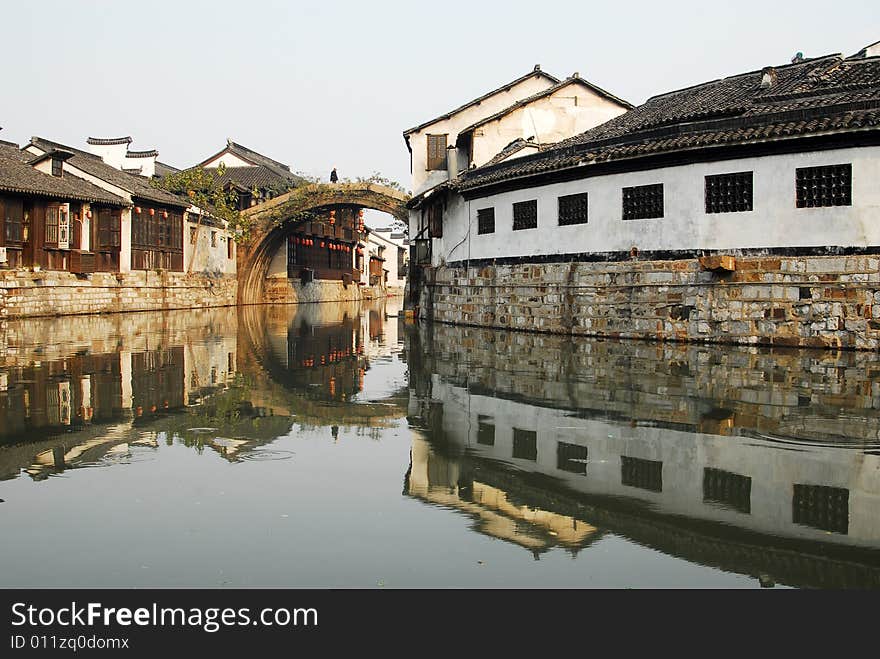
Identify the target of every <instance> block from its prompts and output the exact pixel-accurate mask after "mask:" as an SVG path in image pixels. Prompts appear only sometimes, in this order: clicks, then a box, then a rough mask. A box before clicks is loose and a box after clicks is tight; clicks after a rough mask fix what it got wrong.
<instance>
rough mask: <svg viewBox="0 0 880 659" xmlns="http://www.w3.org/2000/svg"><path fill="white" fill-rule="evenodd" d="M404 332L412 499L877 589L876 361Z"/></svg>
mask: <svg viewBox="0 0 880 659" xmlns="http://www.w3.org/2000/svg"><path fill="white" fill-rule="evenodd" d="M407 338H408V361H409V363H410V383H411V390H410V393H411V399H410V406H409V420H410V424H411V426H412V427H414V428H416V429H418V430H419V431H420V433H419V436H417V437H416V438H415V439H414V440H413V449H412V466H411V470H410V474H409V477H408V487H407V492H408V493H409V494H410V495H412V496H415V497H417V498H419V499H422V500H424V501H426V502H429V503H432V504H436V505H442V506H444V507H451V508H454V509H456V510H459V511H461V512H463V513H465V514H467V515H469V516H471V517H475V518H477V519H478V520H479V521H478V523H477V525H476V528H477V529H478V530H480V531H482V532H486V533H490V534H492V535H495V536H496V537H499V538H502V539H505V540H510V541H512V542H515V543H517V544H520V545H523V546H526V547H528V548H529V549H531V550H533V551H542V550H545V549H547V548H549V547H552V546H554V545H561V546H563V547H567V548H578V547H580V546H583V545H585V544H589V543H590V542H592V541H594V539H595V538H597V537H601V536H602V535H603V534H608V533H611V534H614V535H618V536H622V537H625V538H628V539H630V540H632V541H635V542H637V543H639V544H643V545H647V546H650V547H654V548H656V549H658V550H660V551H663V552H666V553H668V554H671V555H674V556H679V557H682V558H685V559H687V560H689V561H692V562H698V563H701V564H704V565H710V566H713V567H718V568H721V569H724V570H728V571H734V572H739V573H743V574H749V575H753V576H755V577H756V578H758V579H761V580H762V583H773V582H779V583H786V584H792V585H798V586H822V587H862V588H864V587H871V588H876V587H880V515H878V512H880V456H878V451H877V448H878V442H877V437H878V434H877V431H878V429H880V424H878V412H877V409H878V407H880V406H878V403H880V392H878V391H876V390H875V388H874V386H873V384H872V380H871V379H870V378H866V377H865V375H866V374H867V373H873V372H875V369H876V368H877V367H878V366H880V363H878V361H877V358H876V357H874V356H870V355H856V354H853V353H840V354H836V355H831V354H828V353H821V352H820V353H816V352H813V353H805V352H783V353H779V352H775V353H774V352H766V351H758V350H747V349H746V350H737V349H733V350H731V349H726V348H725V349H722V350H715V349H710V348H696V347H683V346H657V345H650V344H644V343H615V342H572V341H567V340H564V339H556V338H554V337H544V336H536V335H527V334H516V333H509V332H496V331H491V330H476V329H467V328H460V327H451V326H442V325H435V326H430V327H423V328H421V329H413V330H412V331H411V332H410V333H409V335H408V337H407ZM768 382H771V383H772V386H768ZM805 399H808V400H809V401H810V402H811V404H810V405H809V406H807V405H806V403H805ZM484 492H491V493H492V494H491V495H490V496H488V497H486V496H484V495H483V494H482V493H484ZM499 499H503V501H504V502H512V505H505V506H497V505H495V504H494V503H493V502H494V501H497V500H499ZM499 515H500V516H504V518H505V520H504V521H505V523H504V524H502V523H500V522H499V521H497V519H496V518H497V517H498V516H499ZM551 518H552V519H554V523H555V524H557V526H551V525H550V524H549V523H548V521H547V520H549V519H551ZM483 520H492V523H489V522H488V521H486V522H484V521H483ZM560 523H561V525H562V526H564V527H565V528H566V529H567V531H568V535H567V536H563V535H561V534H560V535H555V536H554V535H549V533H550V529H551V528H552V529H553V530H554V531H556V532H557V533H559V532H558V530H557V527H558V525H559V524H560ZM496 529H497V531H496ZM511 529H514V531H511ZM579 530H583V531H584V534H583V535H582V536H581V535H572V534H575V533H576V532H577V531H579Z"/></svg>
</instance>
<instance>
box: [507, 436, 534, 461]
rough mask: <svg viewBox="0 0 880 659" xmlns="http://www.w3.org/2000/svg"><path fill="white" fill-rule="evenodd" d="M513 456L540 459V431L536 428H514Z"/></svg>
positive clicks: (523, 458)
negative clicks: (535, 429)
mask: <svg viewBox="0 0 880 659" xmlns="http://www.w3.org/2000/svg"><path fill="white" fill-rule="evenodd" d="M513 457H515V458H520V459H521V460H532V461H533V462H534V461H535V460H537V459H538V433H537V432H535V431H534V430H520V429H519V428H514V429H513Z"/></svg>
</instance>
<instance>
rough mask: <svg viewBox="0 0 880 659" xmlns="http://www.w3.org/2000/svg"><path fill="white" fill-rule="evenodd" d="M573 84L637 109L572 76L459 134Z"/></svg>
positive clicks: (628, 107)
mask: <svg viewBox="0 0 880 659" xmlns="http://www.w3.org/2000/svg"><path fill="white" fill-rule="evenodd" d="M573 84H580V85H583V86H584V87H586V88H588V89H590V90H592V91H593V92H595V93H596V94H598V95H599V96H602V97H603V98H606V99H608V100H609V101H612V102H614V103H617V104H618V105H620V106H622V107H625V108H627V109H632V108H633V107H635V106H633V104H632V103H630V102H629V101H624V100H623V99H622V98H618V97H617V96H614V95H613V94H611V93H609V92H606V91H605V90H604V89H602V88H601V87H597V86H596V85H594V84H593V83H591V82H589V81H587V80H584V79H583V78H580V77H576V76H572V77H571V78H566V79H565V80H563V81H562V82H558V83H556V84H555V85H553V86H552V87H548V88H547V89H544V90H542V91H539V92H538V93H536V94H532V95H531V96H529V97H528V98H524V99H522V100H520V101H517V102H516V103H514V104H513V105H510V106H508V107H506V108H504V109H503V110H501V111H499V112H496V113H495V114H493V115H491V116H489V117H486V118H485V119H481V120H480V121H478V122H476V123H474V124H471V125H470V126H468V127H467V128H465V129H463V130H461V131H460V132H459V133H458V134H459V136H461V135H465V134H467V133H470V132H473V131H474V130H476V129H477V128H479V127H480V126H485V125H486V124H488V123H490V122H492V121H495V120H496V119H501V117H504V116H505V115H508V114H510V113H511V112H513V111H514V110H517V109H519V108H521V107H523V106H524V105H528V104H529V103H534V102H535V101H538V100H540V99H542V98H546V97H547V96H551V95H552V94H555V93H556V92H558V91H559V90H560V89H564V88H566V87H568V86H569V85H573Z"/></svg>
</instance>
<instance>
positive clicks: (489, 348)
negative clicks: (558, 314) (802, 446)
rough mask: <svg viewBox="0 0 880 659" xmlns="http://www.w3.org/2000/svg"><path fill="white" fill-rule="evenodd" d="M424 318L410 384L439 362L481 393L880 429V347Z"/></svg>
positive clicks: (618, 410) (691, 415)
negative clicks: (601, 336)
mask: <svg viewBox="0 0 880 659" xmlns="http://www.w3.org/2000/svg"><path fill="white" fill-rule="evenodd" d="M417 329H418V331H417V332H416V333H414V330H411V331H410V333H409V338H410V345H409V359H408V361H409V362H410V364H411V375H410V382H411V383H412V384H411V387H416V388H418V386H419V385H421V386H423V387H426V386H427V385H425V384H424V381H425V378H430V376H431V374H437V375H439V376H441V377H442V378H444V379H446V380H447V381H449V382H452V383H455V384H457V385H459V386H467V388H468V390H469V391H470V392H471V393H484V394H486V395H490V396H494V397H496V398H511V399H514V400H518V401H521V402H526V403H530V404H532V405H537V406H549V407H553V408H561V409H568V410H572V411H573V412H575V413H577V415H578V416H579V417H581V418H597V419H603V418H604V419H616V420H618V421H621V420H623V421H636V422H639V423H642V422H645V423H647V424H648V425H652V426H653V425H656V426H658V427H668V428H673V429H678V430H689V431H692V432H701V433H708V434H713V435H718V434H720V435H734V434H747V435H752V434H754V433H758V435H772V436H775V437H788V438H793V439H797V440H816V441H830V442H834V443H835V444H837V445H841V444H848V443H852V442H856V443H857V442H868V443H872V444H874V443H876V442H877V441H878V438H880V380H878V375H880V357H878V355H876V354H875V353H871V352H853V351H833V350H826V351H816V350H797V349H791V348H782V349H780V348H774V349H768V348H760V347H756V346H732V347H726V348H721V347H719V346H703V345H693V344H690V345H689V344H684V343H677V344H675V343H666V344H659V343H648V342H643V341H613V340H612V341H606V340H589V339H576V340H572V339H571V338H570V337H566V336H560V335H549V334H538V333H525V332H510V331H501V330H490V329H483V328H477V327H454V326H451V325H443V324H427V325H423V326H421V327H419V328H417ZM415 338H418V340H419V343H418V344H415V343H413V340H414V339H415ZM770 383H772V386H770ZM428 391H430V388H429V387H428V388H426V389H425V392H428Z"/></svg>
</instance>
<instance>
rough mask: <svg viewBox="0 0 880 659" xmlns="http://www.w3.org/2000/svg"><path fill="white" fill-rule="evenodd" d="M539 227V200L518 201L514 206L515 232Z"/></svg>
mask: <svg viewBox="0 0 880 659" xmlns="http://www.w3.org/2000/svg"><path fill="white" fill-rule="evenodd" d="M537 226H538V200H537V199H532V200H531V201H518V202H516V203H515V204H514V205H513V230H514V231H519V230H520V229H534V228H536V227H537Z"/></svg>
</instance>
